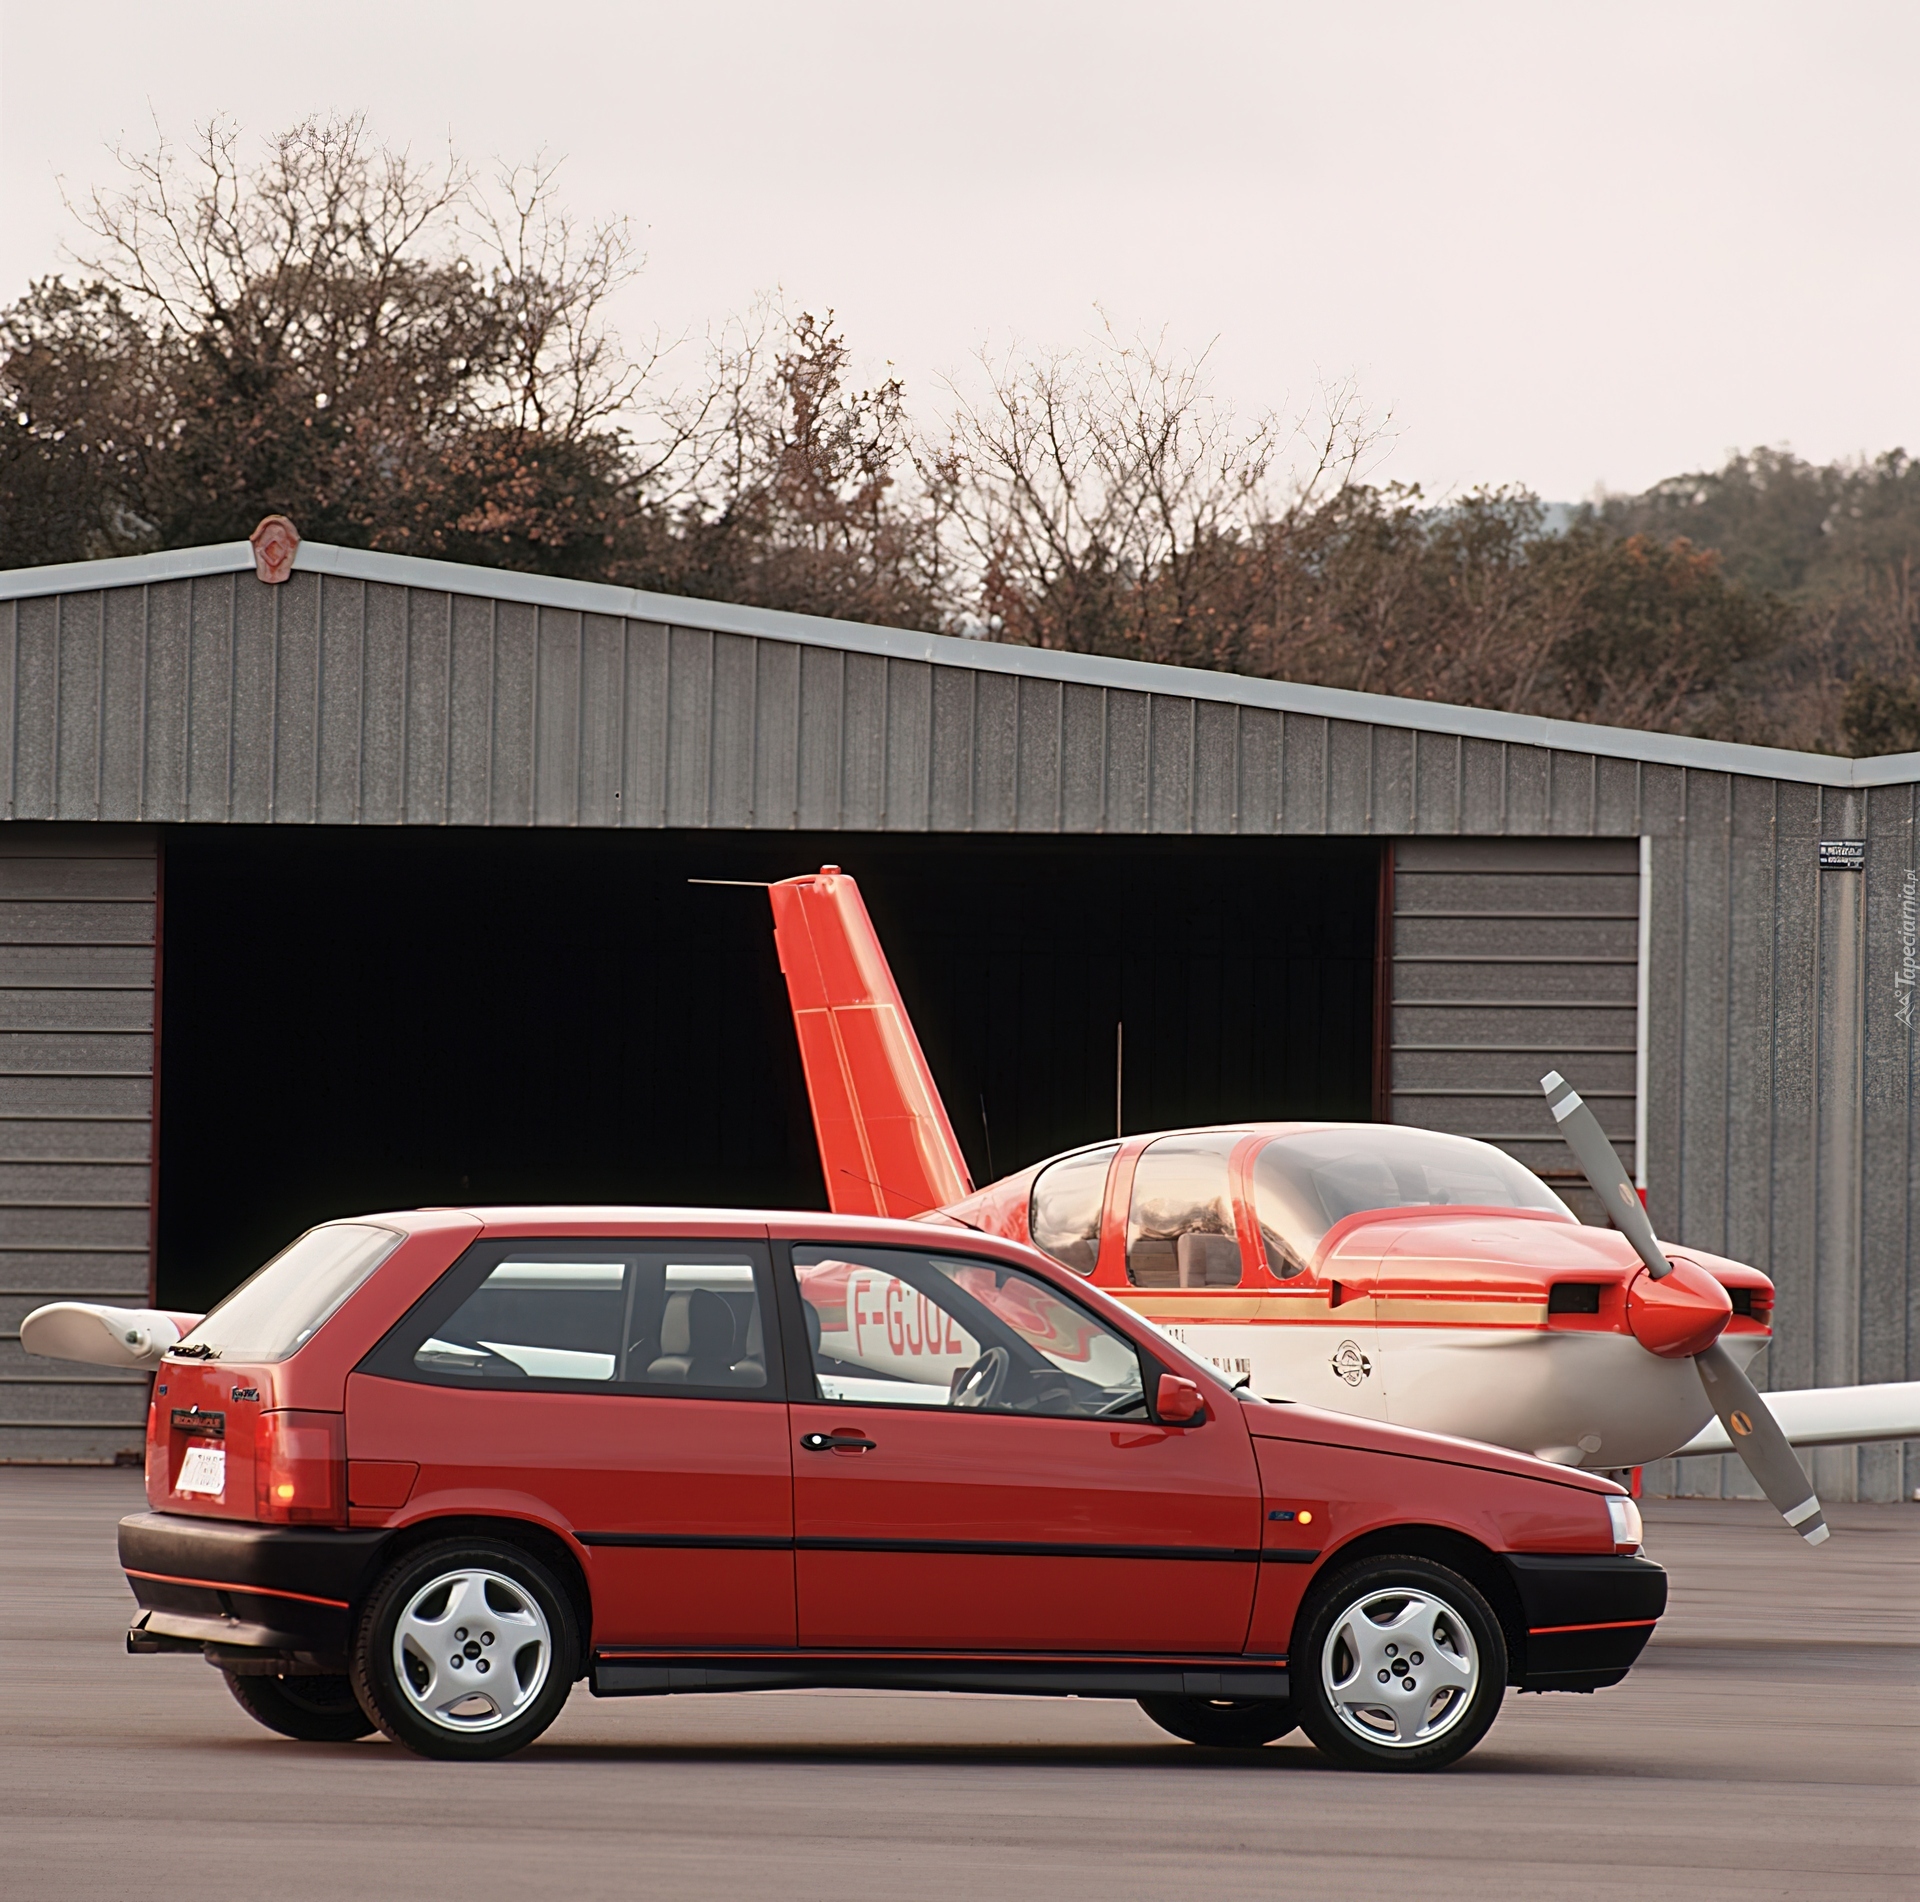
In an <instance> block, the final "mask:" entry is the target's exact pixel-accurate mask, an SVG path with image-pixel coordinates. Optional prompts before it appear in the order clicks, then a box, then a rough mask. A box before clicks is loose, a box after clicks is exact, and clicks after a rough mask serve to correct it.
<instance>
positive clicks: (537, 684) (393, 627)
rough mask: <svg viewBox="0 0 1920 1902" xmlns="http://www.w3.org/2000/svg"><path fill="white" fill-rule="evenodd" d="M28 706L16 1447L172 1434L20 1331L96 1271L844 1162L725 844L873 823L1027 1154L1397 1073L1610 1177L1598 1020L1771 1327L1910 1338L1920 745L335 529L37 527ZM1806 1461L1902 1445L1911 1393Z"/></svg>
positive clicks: (198, 1261) (200, 1267) (948, 1077)
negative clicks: (1050, 630)
mask: <svg viewBox="0 0 1920 1902" xmlns="http://www.w3.org/2000/svg"><path fill="white" fill-rule="evenodd" d="M0 707H3V708H4V709H5V724H4V726H3V727H0V789H3V790H4V798H5V807H4V817H5V823H4V824H0V1459H8V1460H70V1461H101V1460H111V1459H114V1458H115V1457H116V1456H124V1455H125V1454H126V1453H127V1452H128V1450H129V1449H133V1448H136V1447H137V1445H138V1442H139V1437H140V1422H141V1419H142V1416H143V1410H144V1381H143V1380H141V1379H139V1378H134V1379H125V1378H119V1377H116V1376H114V1375H113V1374H111V1373H109V1372H108V1371H106V1370H92V1371H88V1372H84V1373H83V1372H80V1371H78V1370H70V1369H62V1368H60V1367H58V1366H56V1365H54V1364H51V1363H47V1362H40V1361H31V1360H28V1359H26V1358H25V1357H23V1355H22V1354H21V1350H20V1346H19V1339H18V1333H19V1323H20V1317H21V1315H22V1314H23V1313H25V1312H26V1311H27V1310H29V1309H31V1308H32V1307H34V1306H36V1305H37V1304H39V1303H40V1302H42V1301H45V1300H49V1299H58V1298H61V1297H63V1296H71V1297H91V1298H100V1299H113V1298H120V1299H124V1300H128V1301H133V1302H143V1301H145V1300H146V1299H148V1298H149V1297H150V1295H153V1294H157V1296H158V1297H159V1299H161V1300H162V1301H163V1302H170V1303H173V1304H177V1305H182V1306H198V1305H201V1304H203V1303H205V1302H207V1301H209V1300H211V1299H212V1298H213V1297H215V1296H216V1295H218V1294H219V1293H220V1292H222V1291H223V1290H224V1289H225V1288H227V1287H229V1286H231V1285H232V1284H233V1283H234V1282H236V1281H237V1280H239V1279H240V1278H241V1277H242V1276H243V1275H244V1274H245V1273H247V1272H248V1271H249V1270H250V1269H251V1268H252V1267H253V1266H255V1265H257V1264H258V1263H259V1262H260V1261H262V1260H264V1259H265V1258H266V1256H267V1255H269V1254H270V1253H272V1252H273V1250H274V1249H276V1248H277V1247H278V1246H280V1245H281V1244H282V1243H283V1242H284V1241H285V1240H286V1239H288V1238H289V1237H290V1236H291V1235H292V1234H293V1233H295V1232H297V1231H298V1230H299V1229H300V1228H301V1227H302V1226H303V1225H305V1224H306V1223H308V1222H310V1221H313V1220H316V1219H320V1218H324V1217H327V1216H331V1215H338V1214H342V1213H346V1212H350V1211H356V1210H363V1209H367V1208H379V1207H391V1206H394V1205H396V1204H398V1205H405V1206H411V1205H414V1204H418V1203H445V1202H459V1201H467V1200H478V1201H513V1200H540V1199H556V1198H563V1197H564V1198H569V1199H604V1200H616V1199H617V1200H621V1201H645V1200H662V1201H702V1200H724V1201H730V1202H744V1203H798V1204H801V1205H803V1206H804V1205H809V1204H811V1205H818V1204H819V1203H820V1202H821V1201H822V1200H823V1199H824V1198H823V1195H822V1190H821V1183H820V1178H819V1172H818V1169H817V1166H816V1164H815V1162H814V1160H813V1155H812V1143H811V1133H810V1129H809V1125H808V1121H807V1116H806V1109H805V1096H804V1088H803V1085H802V1082H801V1077H800V1071H799V1065H798V1060H797V1057H796V1056H795V1054H794V1049H793V1038H792V1031H791V1025H790V1022H789V1020H788V1018H787V1014H786V1009H785V1003H784V994H783V991H782V988H781V984H780V979H779V975H778V971H777V967H776V965H775V963H774V959H773V953H772V944H771V932H770V929H769V920H768V916H767V912H766V907H765V902H764V900H763V899H762V898H761V897H760V896H759V895H758V894H756V893H754V892H752V891H750V890H740V889H729V888H727V887H725V886H715V885H696V884H692V883H690V882H689V881H691V880H695V879H734V880H765V879H771V878H779V877H785V876H788V875H791V874H793V873H796V872H801V871H806V870H810V869H812V868H814V867H815V866H817V865H819V864H821V863H822V862H834V863H838V864H841V865H844V866H845V867H846V868H847V869H848V870H850V871H853V872H854V873H856V874H857V875H858V876H859V878H860V880H861V883H862V887H863V889H864V890H865V892H866V894H867V897H868V901H869V904H870V906H871V908H872V910H873V913H874V916H875V919H876V922H877V924H878V926H879V928H880V931H881V934H882V937H883V939H884V940H885V941H886V942H887V944H888V947H889V950H890V952H891V954H892V956H893V960H894V963H895V967H896V971H897V973H898V975H899V977H900V980H901V985H902V988H903V990H904V991H905V993H906V996H907V1000H908V1003H909V1005H910V1006H911V1008H912V1010H913V1012H914V1015H915V1018H916V1021H917V1023H918V1026H919V1028H920V1032H921V1035H922V1038H923V1041H924V1042H925V1044H926V1047H927V1053H928V1057H929V1060H930V1061H931V1063H932V1065H933V1068H934V1071H935V1074H936V1075H937V1076H938V1077H939V1079H940V1081H941V1084H942V1088H943V1091H944V1093H945V1095H946V1099H947V1102H948V1105H949V1108H950V1110H951V1113H952V1116H953V1120H954V1122H955V1124H956V1126H957V1128H958V1130H959V1133H960V1137H961V1141H962V1143H963V1145H964V1146H965V1148H966V1149H967V1151H968V1153H969V1156H970V1159H971V1161H972V1164H973V1167H974V1170H975V1173H976V1175H977V1176H980V1177H982V1178H984V1177H986V1176H988V1175H990V1174H994V1173H1004V1172H1005V1171H1007V1170H1008V1169H1011V1168H1013V1167H1016V1166H1019V1165H1021V1164H1024V1163H1026V1162H1028V1161H1031V1160H1034V1159H1035V1158H1037V1157H1039V1156H1041V1155H1044V1154H1047V1153H1049V1152H1051V1151H1053V1150H1056V1149H1059V1148H1063V1147H1065V1146H1067V1145H1069V1144H1071V1143H1075V1142H1079V1141H1084V1140H1088V1139H1091V1138H1095V1137H1098V1136H1101V1135H1105V1134H1109V1133H1111V1131H1112V1129H1113V1127H1114V1122H1115V1117H1116V1114H1118V1115H1119V1116H1120V1117H1122V1118H1123V1119H1124V1121H1125V1123H1126V1125H1127V1127H1129V1128H1131V1129H1151V1128H1156V1127H1164V1126H1168V1125H1178V1124H1182V1123H1193V1122H1202V1121H1217V1120H1226V1119H1230V1118H1236V1117H1242V1116H1259V1117H1287V1116H1334V1117H1342V1118H1363V1117H1369V1116H1374V1117H1383V1118H1390V1119H1393V1120H1397V1121H1402V1122H1415V1123H1422V1124H1427V1125H1430V1126H1432V1127H1435V1128H1440V1129H1451V1130H1458V1131H1461V1132H1463V1133H1466V1134H1469V1135H1474V1136H1479V1137H1484V1138H1487V1139H1489V1140H1491V1141H1494V1142H1497V1143H1500V1144H1501V1145H1503V1146H1504V1147H1506V1148H1507V1149H1509V1150H1510V1151H1511V1152H1512V1153H1513V1154H1515V1155H1516V1156H1518V1157H1519V1158H1521V1159H1522V1160H1523V1161H1525V1162H1527V1163H1528V1164H1529V1165H1531V1166H1533V1167H1535V1168H1537V1169H1539V1170H1540V1171H1541V1172H1542V1173H1543V1174H1545V1175H1547V1176H1548V1177H1549V1178H1550V1179H1556V1180H1557V1181H1558V1182H1559V1183H1560V1185H1561V1186H1563V1187H1565V1186H1566V1183H1565V1178H1566V1174H1567V1172H1568V1170H1570V1168H1571V1164H1572V1158H1571V1156H1570V1155H1568V1154H1567V1152H1566V1151H1565V1150H1564V1148H1562V1147H1561V1146H1560V1145H1559V1143H1558V1141H1557V1139H1556V1138H1555V1137H1554V1135H1553V1133H1552V1124H1551V1119H1550V1117H1549V1116H1548V1114H1547V1111H1546V1108H1545V1105H1544V1101H1543V1099H1542V1097H1541V1095H1540V1092H1539V1088H1538V1078H1539V1077H1540V1075H1541V1073H1542V1072H1543V1071H1544V1070H1546V1069H1548V1068H1550V1067H1558V1068H1562V1069H1564V1070H1565V1071H1566V1072H1567V1073H1568V1074H1569V1075H1570V1076H1571V1077H1572V1078H1573V1079H1574V1081H1575V1082H1576V1083H1577V1084H1578V1086H1579V1087H1580V1089H1581V1090H1582V1092H1583V1093H1584V1094H1586V1095H1587V1096H1588V1098H1589V1099H1590V1100H1591V1101H1593V1102H1594V1103H1595V1105H1596V1107H1597V1108H1598V1110H1599V1112H1600V1114H1601V1117H1602V1120H1603V1122H1605V1123H1606V1125H1607V1126H1608V1128H1609V1130H1610V1132H1611V1133H1612V1134H1613V1135H1614V1136H1615V1137H1616V1139H1617V1140H1618V1141H1619V1142H1620V1144H1621V1147H1622V1151H1623V1154H1625V1155H1626V1157H1627V1160H1628V1162H1629V1165H1630V1166H1631V1167H1633V1168H1635V1169H1636V1170H1637V1172H1638V1174H1639V1177H1640V1179H1641V1180H1642V1181H1643V1182H1644V1184H1645V1186H1646V1190H1647V1195H1648V1200H1649V1206H1650V1208H1651V1210H1652V1212H1653V1216H1654V1219H1655V1222H1656V1225H1657V1226H1658V1228H1659V1229H1660V1231H1661V1232H1662V1233H1663V1234H1666V1235H1670V1236H1673V1237H1674V1238H1675V1239H1676V1240H1681V1241H1685V1242H1689V1243H1692V1244H1694V1245H1695V1246H1698V1247H1703V1248H1708V1249H1712V1250H1717V1251H1719V1252H1721V1253H1724V1254H1728V1255H1732V1256H1735V1257H1738V1258H1740V1259H1742V1260H1746V1261H1750V1262H1753V1263H1755V1264H1756V1265H1757V1266H1759V1267H1761V1268H1764V1269H1765V1270H1767V1272H1768V1273H1770V1274H1771V1275H1772V1276H1773V1277H1774V1279H1775V1281H1776V1282H1777V1283H1778V1285H1779V1302H1778V1308H1777V1312H1776V1327H1777V1330H1778V1337H1777V1340H1776V1342H1775V1345H1774V1346H1773V1347H1772V1348H1771V1349H1770V1351H1769V1353H1770V1362H1771V1364H1770V1365H1766V1364H1762V1365H1760V1366H1757V1367H1756V1369H1755V1372H1756V1375H1757V1376H1758V1377H1759V1380H1760V1384H1761V1385H1763V1386H1765V1385H1772V1386H1776V1387H1789V1386H1804V1385H1815V1384H1827V1383H1845V1382H1854V1381H1871V1380H1897V1379H1910V1378H1913V1377H1915V1376H1920V1353H1917V1352H1916V1338H1917V1336H1920V1306H1916V1287H1915V1280H1914V1275H1913V1267H1912V1263H1913V1256H1914V1251H1915V1234H1916V1219H1917V1217H1920V1146H1917V1141H1916V1129H1915V1118H1914V1095H1913V1083H1914V1033H1913V1026H1912V1017H1913V1000H1914V996H1915V989H1914V980H1915V977H1916V975H1917V974H1920V965H1917V964H1916V924H1917V918H1916V913H1917V912H1920V890H1917V885H1920V876H1917V873H1916V867H1917V866H1920V859H1917V858H1916V839H1915V825H1916V816H1917V812H1916V805H1917V795H1916V788H1920V754H1909V755H1904V756H1901V757H1899V758H1893V759H1879V760H1869V761H1858V762H1856V761H1848V760H1840V759H1831V758H1826V757H1822V756H1816V755H1811V754H1800V753H1788V752H1780V751H1774V750H1770V749H1766V748H1757V747H1746V746H1733V745H1723V744H1718V743H1713V742H1708V741H1702V740H1692V739H1681V738H1674V737H1671V736H1666V735H1659V734H1649V733H1637V732H1628V731H1623V730H1619V729H1611V728H1604V727H1594V726H1583V725H1577V724H1570V723H1563V722H1555V721H1547V720H1539V719H1534V718H1530V717H1524V716H1520V715H1514V714H1502V713H1491V712H1484V711H1478V710H1474V709H1470V708H1463V707H1452V706H1441V705H1434V704H1430V703H1426V702H1417V701H1410V700H1396V699H1388V698H1384V697H1380V696H1376V695H1367V694H1357V693H1346V692H1338V691H1333V690H1329V689H1324V688H1316V687H1304V686H1297V685H1291V684H1288V683H1286V682H1281V681H1270V680H1250V679H1241V678H1237V677H1234V676H1231V675H1226V674H1214V673H1204V672H1195V671H1188V670H1184V669H1176V668H1167V667H1157V666H1148V665H1142V664H1139V663H1134V662H1129V661H1122V660H1108V659H1099V658H1091V657H1087V656H1082V655H1070V654H1059V653H1051V652H1042V651H1038V650H1034V649H1029V648H1019V647H1009V646H1000V645H995V644H991V643H987V642H975V641H966V640H956V639H950V638H945V637H941V636H934V635H926V634H915V633H905V632H899V631H895V630H890V629H885V628H875V627H865V626H858V625H853V624H849V623H843V622H836V621H828V620H818V619H812V618H809V617H805V616H797V615H789V614H776V613H768V612H763V611H758V610H752V609H746V608H738V607H729V606H724V605H720V604H716V603H713V602H706V601H689V600H678V599H670V598H666V597H662V596H657V595H647V594H639V593H635V592H632V591H630V590H627V589H621V588H612V587H604V586H598V585H592V584H586V583H579V582H571V581H562V580H554V579H546V578H541V577H537V576H529V575H519V574H510V573H505V572H500V571H496V570H491V569H480V568H467V567H459V566H454V565H451V564H445V563H437V562H431V561H422V560H416V559H412V558H407V557H401V556H394V555H386V554H372V553H365V552H360V551H355V550H349V549H344V548H332V547H327V546H323V545H319V544H313V543H309V544H306V545H303V546H302V547H301V548H300V550H299V552H298V555H297V557H296V559H295V561H294V565H293V572H292V574H291V575H290V576H289V577H288V578H287V579H285V580H284V581H283V582H281V583H278V584H269V583H267V582H264V581H262V580H261V579H259V578H257V576H256V574H255V572H254V561H253V555H252V551H251V549H250V548H249V546H248V544H246V543H245V542H236V543H232V544H229V545H222V546H219V547H210V548H197V549H188V550H182V551H178V552H173V553H166V554H158V555H150V556H138V557H131V558H127V559H122V560H111V561H98V562H90V563H85V564H78V565H72V566H66V567H56V568H42V569H31V570H16V571H13V572H11V573H7V574H0ZM1849 842H1851V843H1849ZM1116 1026H1124V1030H1123V1034H1122V1038H1121V1040H1120V1041H1121V1042H1122V1047H1123V1050H1124V1060H1123V1062H1122V1063H1121V1064H1120V1065H1119V1066H1118V1067H1119V1070H1120V1075H1119V1077H1118V1084H1119V1095H1120V1102H1119V1105H1118V1108H1117V1109H1116V1102H1115V1096H1116V1062H1115V1052H1116V1041H1117V1040H1116ZM1571 1199H1573V1200H1575V1203H1576V1206H1578V1205H1579V1202H1580V1200H1581V1197H1580V1196H1579V1195H1574V1196H1573V1197H1572V1198H1571ZM1587 1213H1589V1214H1590V1215H1591V1214H1592V1213H1593V1211H1592V1210H1591V1209H1589V1210H1588V1211H1587ZM1814 1474H1815V1478H1816V1481H1817V1483H1818V1485H1819V1487H1820V1490H1821V1492H1822V1493H1823V1495H1825V1496H1826V1497H1828V1498H1838V1499H1845V1498H1851V1497H1864V1498H1877V1499H1890V1498H1899V1497H1905V1496H1907V1495H1908V1493H1909V1492H1910V1491H1911V1490H1912V1489H1913V1488H1914V1487H1915V1486H1917V1485H1920V1446H1916V1445H1912V1444H1910V1445H1908V1446H1906V1447H1904V1448H1903V1447H1901V1446H1877V1447H1867V1448H1862V1449H1858V1450H1855V1449H1847V1448H1841V1449H1826V1450H1822V1451H1821V1452H1819V1453H1817V1454H1816V1455H1815V1456H1814ZM1648 1481H1649V1485H1650V1487H1651V1489H1653V1490H1656V1491H1665V1490H1676V1489H1679V1490H1685V1491H1689V1492H1709V1493H1713V1492H1719V1491H1721V1490H1722V1489H1725V1490H1727V1491H1730V1492H1737V1491H1741V1490H1745V1489H1747V1482H1746V1480H1745V1476H1744V1474H1743V1473H1742V1472H1740V1470H1739V1469H1738V1467H1737V1465H1736V1463H1735V1462H1733V1461H1732V1460H1731V1459H1729V1460H1727V1461H1726V1462H1724V1466H1723V1462H1722V1461H1720V1460H1718V1459H1711V1460H1698V1461H1688V1462H1686V1463H1685V1465H1684V1470H1681V1471H1679V1472H1674V1471H1667V1472H1663V1473H1650V1474H1649V1475H1648Z"/></svg>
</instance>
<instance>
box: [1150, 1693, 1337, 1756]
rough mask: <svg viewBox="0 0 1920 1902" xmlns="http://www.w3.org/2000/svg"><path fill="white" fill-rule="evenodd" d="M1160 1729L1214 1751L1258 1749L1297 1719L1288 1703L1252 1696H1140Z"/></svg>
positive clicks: (1283, 1734)
mask: <svg viewBox="0 0 1920 1902" xmlns="http://www.w3.org/2000/svg"><path fill="white" fill-rule="evenodd" d="M1140 1708H1141V1709H1142V1710H1143V1711H1145V1712H1146V1713H1147V1715H1148V1716H1149V1717H1151V1718H1152V1719H1153V1721H1154V1722H1155V1723H1156V1724H1158V1725H1159V1726H1160V1728H1161V1729H1162V1730H1166V1731H1171V1732H1172V1733H1173V1735H1174V1736H1176V1737H1181V1738H1184V1739H1185V1740H1186V1741H1187V1742H1188V1743H1193V1744H1205V1745H1207V1746H1208V1747H1209V1748H1211V1749H1214V1750H1258V1749H1259V1748H1260V1746H1261V1745H1262V1744H1270V1743H1272V1742H1273V1740H1274V1739H1275V1738H1276V1737H1284V1736H1285V1735H1286V1734H1287V1732H1288V1731H1290V1730H1292V1729H1293V1728H1294V1727H1295V1725H1297V1724H1298V1723H1299V1721H1300V1719H1299V1717H1298V1716H1297V1715H1296V1714H1295V1712H1294V1708H1293V1706H1292V1705H1291V1704H1287V1703H1279V1702H1276V1701H1275V1700H1273V1699H1272V1698H1253V1697H1143V1698H1141V1699H1140Z"/></svg>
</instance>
